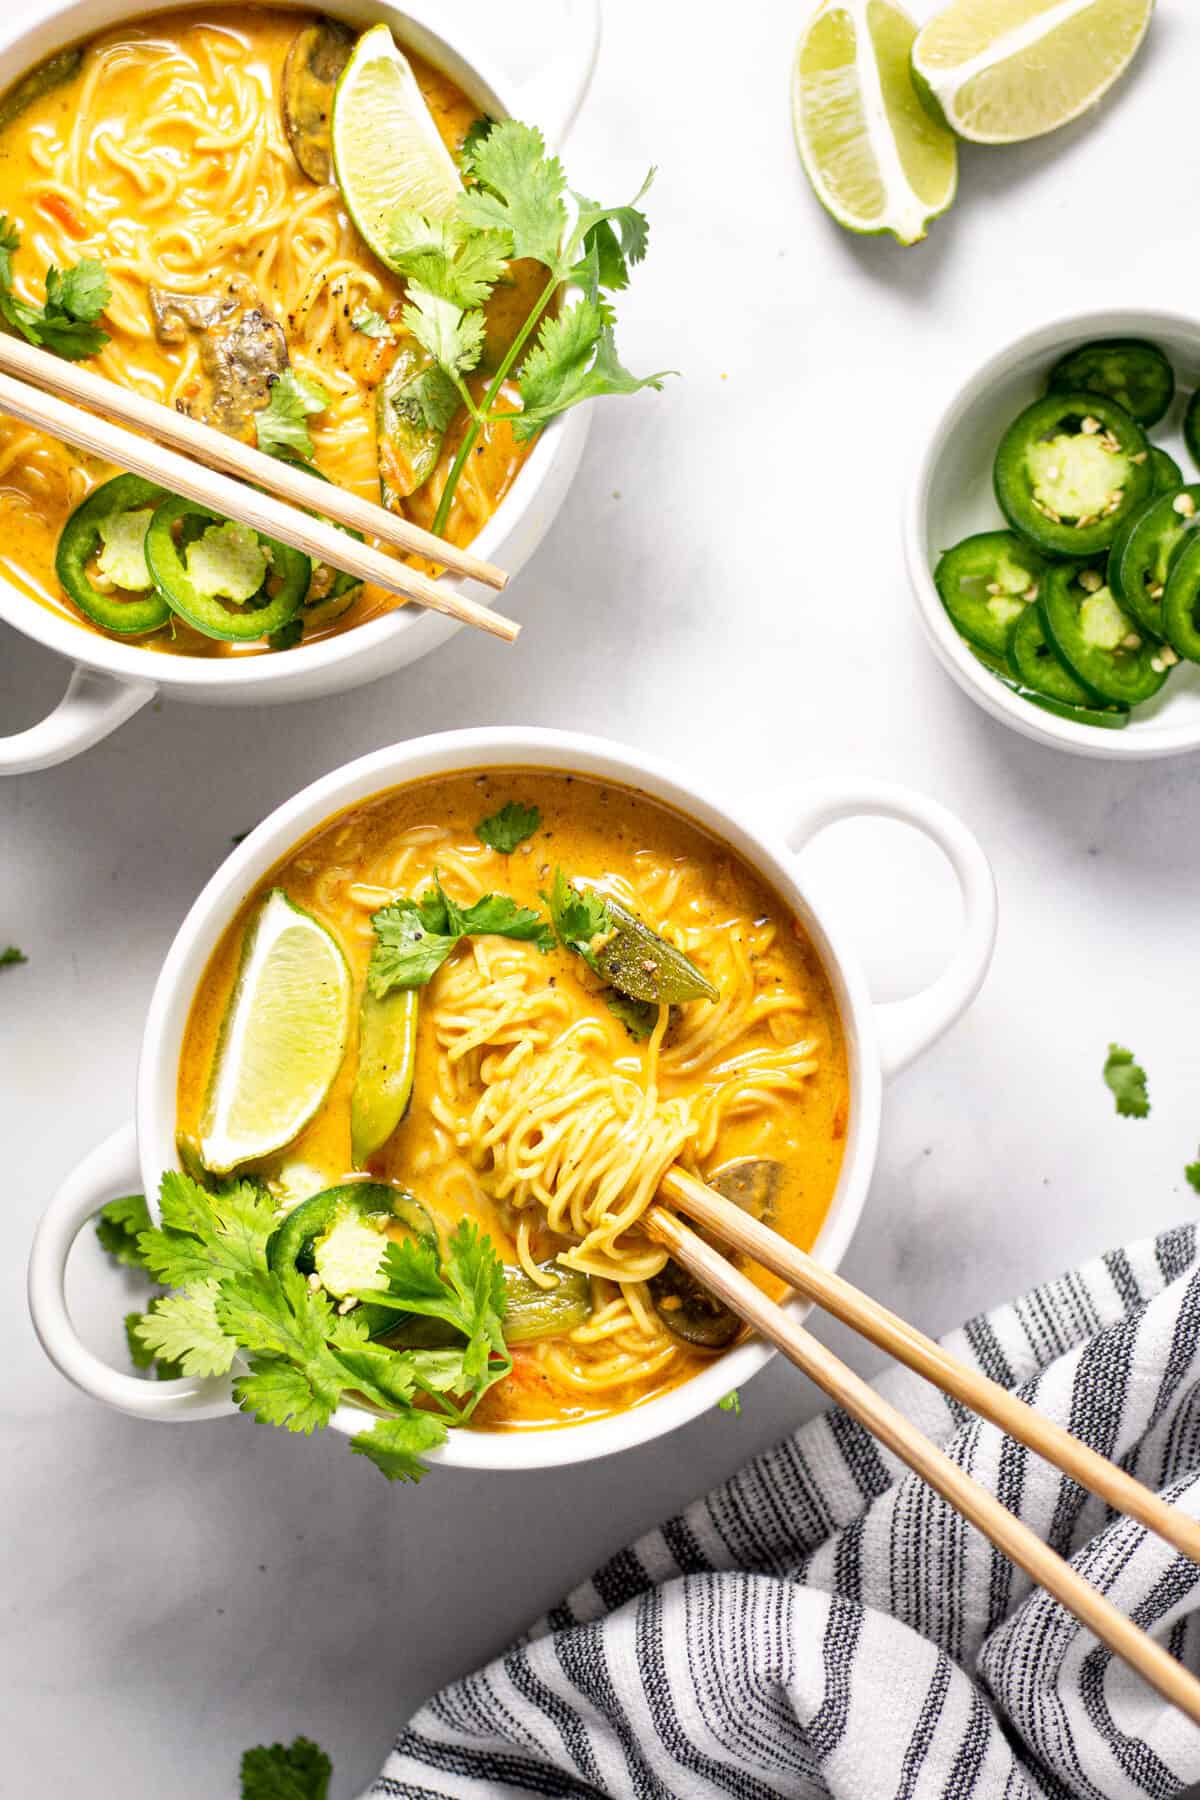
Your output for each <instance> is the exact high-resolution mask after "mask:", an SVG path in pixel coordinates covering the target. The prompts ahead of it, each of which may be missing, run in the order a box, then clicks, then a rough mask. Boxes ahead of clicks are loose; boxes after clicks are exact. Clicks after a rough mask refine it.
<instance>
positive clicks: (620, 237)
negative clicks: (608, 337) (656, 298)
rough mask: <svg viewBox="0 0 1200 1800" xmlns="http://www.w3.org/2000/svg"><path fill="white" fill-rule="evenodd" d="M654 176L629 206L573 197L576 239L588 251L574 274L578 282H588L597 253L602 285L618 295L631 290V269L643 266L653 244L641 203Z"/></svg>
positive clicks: (651, 171) (649, 175) (597, 265)
mask: <svg viewBox="0 0 1200 1800" xmlns="http://www.w3.org/2000/svg"><path fill="white" fill-rule="evenodd" d="M654 175H655V171H654V170H653V169H651V170H650V173H649V174H648V175H647V176H646V179H645V181H643V183H642V185H641V187H640V188H639V190H638V192H637V193H636V194H635V195H634V197H633V199H632V200H631V201H630V203H629V205H628V206H600V205H598V204H597V202H596V201H595V200H588V199H586V198H585V197H584V196H583V195H582V194H574V195H573V198H574V200H575V204H576V206H577V207H578V214H577V217H576V222H575V238H576V241H577V242H578V243H579V244H581V245H582V248H583V251H584V260H583V261H582V262H581V263H580V264H578V265H577V267H576V268H575V269H573V270H572V274H573V275H574V276H575V279H576V280H581V279H585V278H586V276H587V274H588V273H589V272H590V270H591V267H592V264H591V257H592V255H593V253H594V255H595V259H596V260H595V265H594V266H595V272H596V276H597V279H598V281H599V285H600V286H601V287H604V288H609V289H610V290H614V291H615V290H617V289H620V288H624V287H628V285H629V270H630V266H631V265H632V264H634V263H640V262H641V260H642V258H643V257H644V256H645V254H646V250H647V247H648V245H649V241H650V225H649V221H648V220H647V218H646V215H645V213H644V212H640V211H639V210H638V201H639V200H640V199H641V198H642V196H643V195H644V194H645V193H646V191H647V189H648V188H649V186H650V184H651V182H652V181H653V180H654Z"/></svg>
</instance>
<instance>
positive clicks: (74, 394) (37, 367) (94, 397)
mask: <svg viewBox="0 0 1200 1800" xmlns="http://www.w3.org/2000/svg"><path fill="white" fill-rule="evenodd" d="M0 371H3V372H4V373H5V374H8V375H14V376H16V377H17V378H18V379H21V380H24V381H30V382H32V383H33V385H34V386H35V387H39V388H41V389H43V391H44V392H46V393H48V394H57V395H58V396H59V398H60V399H63V400H67V401H70V402H74V403H76V404H79V405H83V406H89V407H95V409H96V410H97V412H102V413H104V414H106V415H107V416H108V417H109V418H113V419H117V420H119V421H120V422H121V424H123V425H130V426H132V427H133V429H134V430H135V431H140V432H144V433H145V435H146V436H147V437H151V438H154V439H156V440H157V442H158V443H160V444H167V445H169V446H170V447H171V448H172V449H174V450H178V451H179V452H180V453H181V454H182V455H184V456H190V457H191V458H192V459H193V460H194V461H196V462H202V463H205V464H206V465H207V466H208V467H209V468H213V469H222V470H224V472H225V473H226V474H227V475H236V476H238V477H239V478H240V479H241V480H243V481H253V482H255V483H257V485H258V486H259V487H262V488H266V489H267V490H268V492H270V493H272V494H279V495H281V496H282V498H283V499H285V500H290V501H291V502H292V504H293V505H294V506H308V507H312V508H313V509H314V510H315V511H317V512H319V513H322V514H324V516H325V517H326V518H329V519H336V520H337V522H338V524H339V525H346V526H349V527H350V529H351V530H353V531H361V532H364V533H365V534H366V535H367V536H368V537H375V538H379V539H380V541H381V542H383V543H385V544H392V545H394V546H395V548H396V549H397V550H403V551H404V552H405V553H406V554H411V555H416V556H423V557H425V558H426V560H427V561H429V562H432V563H436V564H437V565H438V566H439V567H441V568H443V569H448V570H449V571H450V573H451V574H452V575H467V576H469V577H470V578H471V579H472V580H473V581H479V582H482V583H483V585H484V586H485V587H489V588H494V589H495V591H496V592H497V593H501V592H502V591H503V589H504V587H505V586H506V584H507V582H508V576H507V575H506V574H505V572H504V570H503V569H499V568H497V567H496V565H495V563H490V562H485V561H484V560H483V558H482V557H478V556H474V555H472V553H471V551H470V550H460V549H459V548H458V547H457V545H455V544H449V543H447V542H446V540H445V538H440V537H435V536H434V534H433V533H432V532H431V531H424V530H422V528H421V527H420V526H419V525H414V524H413V523H412V521H411V519H405V518H402V517H401V516H400V515H399V514H398V513H393V512H389V511H388V510H387V508H386V507H384V506H377V505H376V504H375V503H374V502H373V501H371V500H363V499H362V498H361V497H360V496H359V495H358V494H348V493H347V492H346V490H345V489H344V488H339V487H337V486H336V485H334V484H333V483H332V482H326V481H321V480H320V479H319V478H318V477H316V476H311V475H309V474H308V472H307V470H305V469H302V468H298V467H297V466H296V465H295V464H294V463H286V462H281V461H280V460H279V458H278V457H276V456H267V455H266V454H265V453H264V452H263V451H262V450H257V449H255V448H254V447H253V445H251V444H243V443H241V442H240V441H239V440H238V439H237V438H231V437H228V436H227V435H226V434H225V432H223V431H218V430H217V429H216V428H215V426H212V425H205V424H203V423H202V422H201V421H200V420H199V419H189V418H187V417H186V416H185V414H183V413H180V412H176V411H175V409H174V408H173V407H170V406H164V405H163V404H162V403H161V401H158V400H149V399H147V398H146V396H145V395H144V394H137V393H134V391H133V390H132V389H131V388H124V387H118V385H117V383H116V382H115V381H107V380H106V379H105V378H104V376H102V375H97V374H95V373H94V372H93V371H92V370H91V369H85V368H83V367H82V366H81V365H80V364H79V363H67V362H64V361H63V359H62V358H61V357H60V356H52V355H51V354H50V352H49V351H48V350H39V349H37V348H36V347H35V346H34V345H33V344H27V343H26V342H25V340H24V339H23V338H18V337H9V336H6V335H2V334H0Z"/></svg>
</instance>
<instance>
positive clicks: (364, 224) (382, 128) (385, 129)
mask: <svg viewBox="0 0 1200 1800" xmlns="http://www.w3.org/2000/svg"><path fill="white" fill-rule="evenodd" d="M332 137H333V168H334V174H335V175H336V176H337V182H338V186H339V187H340V188H341V190H342V198H343V200H344V201H345V202H346V210H347V212H348V213H349V214H350V217H351V218H352V219H353V221H354V223H355V226H356V227H357V229H358V231H359V233H360V234H361V236H362V237H363V238H364V239H365V240H366V242H367V244H368V245H369V247H370V248H371V249H372V250H373V251H374V252H375V255H376V256H378V257H379V258H380V260H381V261H383V262H386V261H387V236H386V231H385V224H386V220H387V217H388V214H389V213H390V212H391V211H392V210H393V209H394V208H395V207H397V206H411V207H415V208H416V210H417V211H418V212H423V213H428V214H430V215H431V216H432V217H434V218H444V217H445V216H446V215H447V214H448V213H452V212H453V211H454V208H455V205H456V204H457V202H458V196H459V194H460V193H461V192H462V182H461V181H460V179H459V174H458V166H457V164H456V163H455V161H454V158H453V157H452V156H451V154H450V152H449V151H448V150H447V148H446V146H445V144H444V143H443V142H442V140H441V137H440V135H439V133H438V128H437V126H436V125H435V124H434V122H433V114H432V113H431V112H430V110H429V108H428V106H426V104H425V97H424V95H423V94H422V92H421V89H420V87H419V86H418V85H417V78H416V76H415V75H414V74H413V72H412V67H411V65H410V63H409V61H408V58H407V57H406V56H403V55H402V54H401V53H400V51H399V50H397V48H396V45H395V42H394V40H393V38H392V34H391V32H390V31H389V30H388V28H387V26H386V25H373V26H372V27H371V29H370V31H364V33H363V35H362V36H361V37H360V38H359V40H358V42H357V44H355V46H354V51H353V53H352V55H351V57H350V61H349V62H348V63H347V64H346V67H345V69H344V70H343V72H342V77H341V79H340V81H339V82H338V84H337V88H336V90H335V92H334V96H333V131H332Z"/></svg>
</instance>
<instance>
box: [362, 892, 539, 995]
mask: <svg viewBox="0 0 1200 1800" xmlns="http://www.w3.org/2000/svg"><path fill="white" fill-rule="evenodd" d="M371 923H372V925H373V926H374V928H375V936H376V939H377V940H378V941H377V942H376V944H375V947H374V949H373V950H372V952H371V961H370V965H369V967H368V969H367V982H368V985H369V986H370V989H371V992H372V993H373V994H374V996H375V998H376V999H377V1000H382V999H383V998H384V997H385V996H386V995H387V994H389V993H391V992H392V990H393V989H394V988H418V987H424V986H425V984H426V982H428V981H432V979H433V977H434V976H435V975H436V974H437V972H438V970H439V969H440V968H441V966H442V964H443V963H444V962H445V961H446V959H447V957H448V956H449V955H450V954H451V952H452V951H453V949H454V946H455V945H456V944H457V943H458V942H459V940H460V939H461V938H464V937H468V936H489V937H510V938H517V939H520V940H523V941H525V942H530V943H535V944H536V945H537V946H538V949H539V950H548V949H549V948H550V947H551V945H552V944H553V942H554V939H553V936H552V934H551V932H550V929H549V927H548V926H547V924H546V922H545V920H544V919H543V918H542V917H541V915H540V913H536V912H534V911H533V910H532V909H531V908H530V907H527V906H518V905H517V902H516V901H515V900H511V899H509V897H508V895H507V894H484V895H483V897H482V899H479V900H476V901H475V902H474V904H473V905H471V906H465V907H464V906H459V905H458V903H457V901H455V900H452V899H451V898H450V896H449V894H447V893H446V891H445V889H444V888H443V887H442V884H441V882H440V881H439V880H438V878H437V876H436V875H435V876H434V879H433V885H432V887H430V888H427V889H426V890H425V893H424V894H423V895H422V896H421V898H420V899H419V900H410V899H403V900H393V901H392V902H391V904H390V905H389V906H384V907H381V908H380V909H379V911H378V912H377V913H375V914H374V915H373V917H372V920H371Z"/></svg>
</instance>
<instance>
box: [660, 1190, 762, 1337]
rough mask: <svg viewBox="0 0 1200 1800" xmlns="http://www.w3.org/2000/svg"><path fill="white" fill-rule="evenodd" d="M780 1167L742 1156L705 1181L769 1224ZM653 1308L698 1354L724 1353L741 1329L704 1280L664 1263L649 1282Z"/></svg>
mask: <svg viewBox="0 0 1200 1800" xmlns="http://www.w3.org/2000/svg"><path fill="white" fill-rule="evenodd" d="M783 1176H784V1168H783V1164H782V1163H778V1162H775V1161H774V1160H773V1159H772V1158H771V1157H769V1156H744V1157H740V1158H739V1159H738V1161H737V1162H732V1163H729V1164H727V1165H726V1167H725V1168H724V1169H722V1170H721V1171H720V1173H719V1174H717V1175H714V1176H712V1177H711V1179H710V1180H709V1184H708V1185H709V1187H711V1188H715V1189H716V1191H717V1193H718V1194H722V1195H723V1196H724V1197H725V1199H726V1200H732V1201H733V1203H734V1205H735V1206H740V1207H741V1208H742V1210H743V1212H748V1213H749V1214H750V1215H751V1217H752V1218H755V1219H758V1220H759V1221H760V1222H761V1223H762V1224H764V1225H769V1224H770V1222H771V1220H772V1219H773V1218H774V1216H775V1209H776V1206H777V1204H778V1200H779V1190H780V1188H781V1187H782V1185H783ZM650 1297H651V1299H652V1300H653V1302H654V1310H655V1312H656V1313H657V1314H658V1316H659V1318H660V1319H661V1320H662V1322H663V1324H664V1325H665V1326H666V1328H667V1330H668V1331H669V1332H671V1334H672V1335H673V1336H674V1337H677V1338H680V1339H681V1340H682V1341H683V1342H684V1343H685V1344H691V1345H692V1346H693V1347H694V1348H695V1349H698V1350H723V1349H724V1348H725V1346H726V1345H727V1344H731V1343H732V1342H733V1340H734V1338H735V1337H736V1336H737V1334H738V1332H739V1331H740V1330H741V1320H740V1319H739V1318H738V1316H737V1314H736V1313H734V1312H731V1311H730V1310H729V1308H728V1307H727V1306H726V1305H725V1303H724V1301H723V1300H718V1299H717V1297H716V1295H715V1294H712V1293H710V1292H709V1290H708V1289H707V1288H706V1287H705V1286H704V1284H703V1282H700V1281H697V1280H696V1278H695V1276H694V1275H691V1274H689V1273H688V1271H687V1270H686V1269H684V1268H682V1267H681V1266H680V1264H679V1263H675V1262H669V1263H667V1265H666V1267H665V1268H664V1269H662V1270H661V1271H660V1273H659V1274H657V1275H656V1276H655V1277H654V1278H653V1280H652V1281H651V1282H650Z"/></svg>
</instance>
